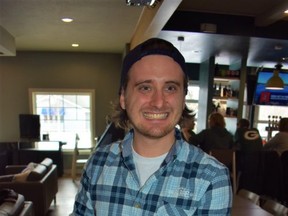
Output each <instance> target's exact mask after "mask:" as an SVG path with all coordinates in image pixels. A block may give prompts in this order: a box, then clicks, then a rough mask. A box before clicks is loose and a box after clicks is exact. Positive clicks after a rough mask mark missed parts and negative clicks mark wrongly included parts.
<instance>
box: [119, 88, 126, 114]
mask: <svg viewBox="0 0 288 216" xmlns="http://www.w3.org/2000/svg"><path fill="white" fill-rule="evenodd" d="M119 103H120V106H121V108H122V109H123V110H125V96H124V91H123V90H121V94H120V98H119Z"/></svg>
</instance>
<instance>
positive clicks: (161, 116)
mask: <svg viewBox="0 0 288 216" xmlns="http://www.w3.org/2000/svg"><path fill="white" fill-rule="evenodd" d="M144 116H145V118H147V119H165V118H166V117H167V113H154V114H153V113H144Z"/></svg>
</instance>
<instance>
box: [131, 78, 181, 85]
mask: <svg viewBox="0 0 288 216" xmlns="http://www.w3.org/2000/svg"><path fill="white" fill-rule="evenodd" d="M152 82H153V80H152V79H149V80H143V81H139V82H136V83H135V86H138V85H141V84H143V83H152ZM165 84H175V85H177V86H181V84H180V82H178V81H173V80H170V81H166V82H165Z"/></svg>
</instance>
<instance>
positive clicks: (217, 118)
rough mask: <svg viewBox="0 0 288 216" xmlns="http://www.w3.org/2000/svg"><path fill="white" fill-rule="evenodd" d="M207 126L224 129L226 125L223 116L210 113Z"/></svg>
mask: <svg viewBox="0 0 288 216" xmlns="http://www.w3.org/2000/svg"><path fill="white" fill-rule="evenodd" d="M209 125H210V127H222V128H225V126H226V123H225V119H224V117H223V115H221V114H220V113H212V114H210V116H209Z"/></svg>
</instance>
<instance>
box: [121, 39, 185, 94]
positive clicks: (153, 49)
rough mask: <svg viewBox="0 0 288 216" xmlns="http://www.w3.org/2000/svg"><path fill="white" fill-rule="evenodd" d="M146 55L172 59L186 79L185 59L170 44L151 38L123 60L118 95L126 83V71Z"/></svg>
mask: <svg viewBox="0 0 288 216" xmlns="http://www.w3.org/2000/svg"><path fill="white" fill-rule="evenodd" d="M148 55H166V56H169V57H171V58H173V59H174V61H175V62H177V63H178V64H179V65H180V67H181V68H182V71H183V73H184V75H185V76H186V77H188V74H187V70H186V64H185V59H184V57H183V56H182V54H181V53H180V52H179V50H178V49H177V48H176V47H174V46H173V44H172V43H170V42H168V41H166V40H163V39H160V38H151V39H148V40H146V41H144V42H143V43H141V44H139V45H137V46H136V47H135V48H134V49H132V50H131V51H130V52H129V53H128V54H127V55H126V57H125V58H124V61H123V65H122V72H121V83H120V89H119V94H120V93H121V89H122V87H123V86H124V84H125V82H126V79H127V74H128V71H129V70H130V68H131V67H132V65H133V64H134V63H135V62H137V61H139V60H140V59H141V58H143V57H144V56H148Z"/></svg>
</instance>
